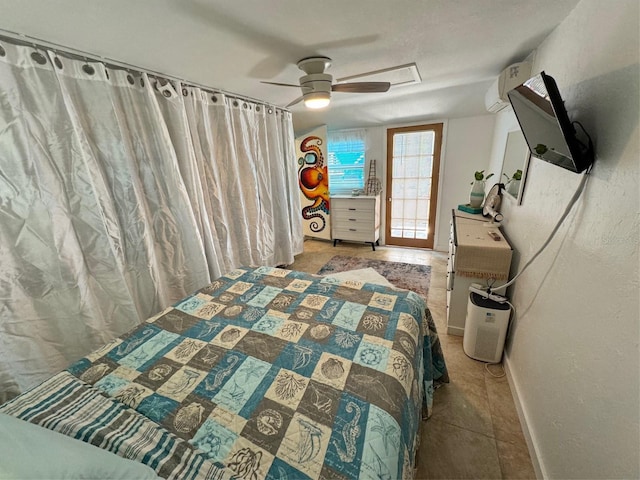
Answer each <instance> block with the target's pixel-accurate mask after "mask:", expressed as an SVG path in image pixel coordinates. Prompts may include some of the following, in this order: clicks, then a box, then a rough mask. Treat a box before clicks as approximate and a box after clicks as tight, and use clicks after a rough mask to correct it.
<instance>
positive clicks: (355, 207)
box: [331, 197, 376, 212]
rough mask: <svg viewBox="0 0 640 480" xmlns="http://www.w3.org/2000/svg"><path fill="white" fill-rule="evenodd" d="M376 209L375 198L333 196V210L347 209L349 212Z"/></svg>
mask: <svg viewBox="0 0 640 480" xmlns="http://www.w3.org/2000/svg"><path fill="white" fill-rule="evenodd" d="M375 209H376V200H375V198H358V197H352V198H332V199H331V211H332V212H334V211H336V210H343V211H344V210H346V211H349V212H363V211H367V212H374V211H375Z"/></svg>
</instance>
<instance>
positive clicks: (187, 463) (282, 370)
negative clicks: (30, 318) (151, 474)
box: [0, 267, 447, 480]
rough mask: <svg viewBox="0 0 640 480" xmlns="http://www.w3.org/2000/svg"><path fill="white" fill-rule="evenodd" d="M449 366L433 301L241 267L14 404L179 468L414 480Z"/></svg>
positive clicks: (182, 474)
mask: <svg viewBox="0 0 640 480" xmlns="http://www.w3.org/2000/svg"><path fill="white" fill-rule="evenodd" d="M446 376H447V373H446V367H445V365H444V359H443V357H442V352H441V349H440V345H439V341H438V337H437V334H436V332H435V327H434V325H433V320H432V319H431V316H430V314H429V311H428V309H427V308H426V305H425V302H424V300H423V299H422V298H421V297H419V296H418V295H417V294H415V293H413V292H410V291H405V290H401V291H398V290H392V289H388V288H386V287H382V286H378V285H372V284H362V283H360V282H348V281H347V282H344V281H338V280H334V279H330V278H323V277H318V276H314V275H308V274H304V273H301V272H295V271H290V270H285V269H277V268H268V267H260V268H257V269H238V270H235V271H233V272H231V273H229V274H227V275H225V276H223V277H221V278H219V279H218V280H216V281H215V282H213V283H212V284H210V285H208V286H207V287H205V288H203V289H201V290H200V291H199V292H197V293H196V294H194V295H192V296H190V297H188V298H186V299H184V300H183V301H181V302H179V303H178V304H176V305H174V306H173V307H171V308H169V309H167V310H165V311H163V312H162V313H161V314H159V315H157V316H155V317H153V318H151V319H149V320H147V322H145V323H144V324H142V325H140V326H139V327H138V328H136V329H134V330H133V331H131V332H129V333H128V334H126V335H124V336H122V337H121V338H118V339H117V340H115V341H113V342H111V343H110V344H108V345H106V346H105V347H103V348H101V349H100V350H98V351H96V352H94V353H92V354H90V355H88V356H87V357H86V358H83V359H81V360H80V361H78V362H76V363H75V364H74V365H72V366H71V367H70V368H69V369H68V371H67V372H62V373H61V374H59V375H57V376H56V377H53V378H52V379H51V380H49V381H47V382H45V383H43V384H42V385H40V386H39V387H36V389H34V390H32V391H30V392H27V393H26V394H23V395H22V396H20V397H18V398H16V399H14V400H13V401H12V402H9V403H8V404H6V405H4V406H3V407H1V408H0V411H4V412H5V413H9V414H12V415H15V416H18V417H20V418H24V419H25V420H29V421H32V422H34V423H38V424H41V425H43V426H46V427H47V428H51V429H54V430H58V431H62V432H63V433H66V434H68V435H71V436H74V437H76V438H80V439H83V440H85V441H89V442H91V443H93V444H95V445H98V446H100V447H102V448H106V449H108V450H111V451H114V452H116V453H118V454H120V455H121V456H125V457H127V458H134V459H137V460H139V461H142V462H143V463H146V464H148V465H150V466H151V467H152V468H154V469H155V470H156V472H158V474H159V475H161V476H163V477H165V478H218V479H223V478H230V477H234V478H242V479H247V480H257V479H260V478H273V479H304V478H311V479H318V478H323V479H351V478H372V479H379V478H380V479H382V478H386V479H394V478H412V476H413V471H414V469H413V467H414V464H415V449H416V441H417V433H418V426H419V422H420V420H421V417H422V413H423V412H424V411H425V410H426V411H428V410H429V408H430V406H431V402H432V394H433V386H434V382H437V381H438V380H446Z"/></svg>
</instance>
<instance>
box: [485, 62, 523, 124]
mask: <svg viewBox="0 0 640 480" xmlns="http://www.w3.org/2000/svg"><path fill="white" fill-rule="evenodd" d="M530 76H531V64H530V63H529V62H520V63H514V64H513V65H509V66H508V67H507V68H505V69H504V70H503V71H502V73H500V75H499V76H498V78H496V81H495V82H493V84H492V85H491V87H490V88H489V90H487V93H486V95H485V96H484V104H485V107H487V111H489V112H491V113H497V112H499V111H500V110H502V109H503V108H505V107H508V106H509V99H508V98H507V92H508V91H509V90H512V89H514V88H515V87H517V86H518V85H521V84H522V83H524V82H525V81H527V80H528V79H529V77H530Z"/></svg>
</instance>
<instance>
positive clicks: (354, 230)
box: [349, 228, 358, 232]
mask: <svg viewBox="0 0 640 480" xmlns="http://www.w3.org/2000/svg"><path fill="white" fill-rule="evenodd" d="M349 231H350V232H357V231H358V230H356V229H355V228H350V229H349Z"/></svg>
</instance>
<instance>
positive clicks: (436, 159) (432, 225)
mask: <svg viewBox="0 0 640 480" xmlns="http://www.w3.org/2000/svg"><path fill="white" fill-rule="evenodd" d="M443 129H444V123H428V124H421V125H411V126H407V127H396V128H387V158H386V162H385V168H386V174H387V178H386V185H385V193H386V194H387V195H386V198H385V226H384V230H385V232H384V234H385V245H392V246H398V247H414V248H427V249H431V250H433V245H434V242H435V235H436V214H437V210H438V184H439V183H440V157H441V154H442V132H443ZM422 130H433V132H434V133H435V138H434V142H433V143H434V145H433V161H432V164H431V196H430V199H429V224H428V228H429V232H430V235H429V237H428V238H427V239H426V240H416V239H415V238H403V239H398V238H397V237H392V236H391V210H392V209H391V192H392V191H393V190H392V181H393V165H392V162H391V161H390V160H392V159H393V136H394V134H396V133H407V132H417V131H422ZM399 240H400V241H399Z"/></svg>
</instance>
